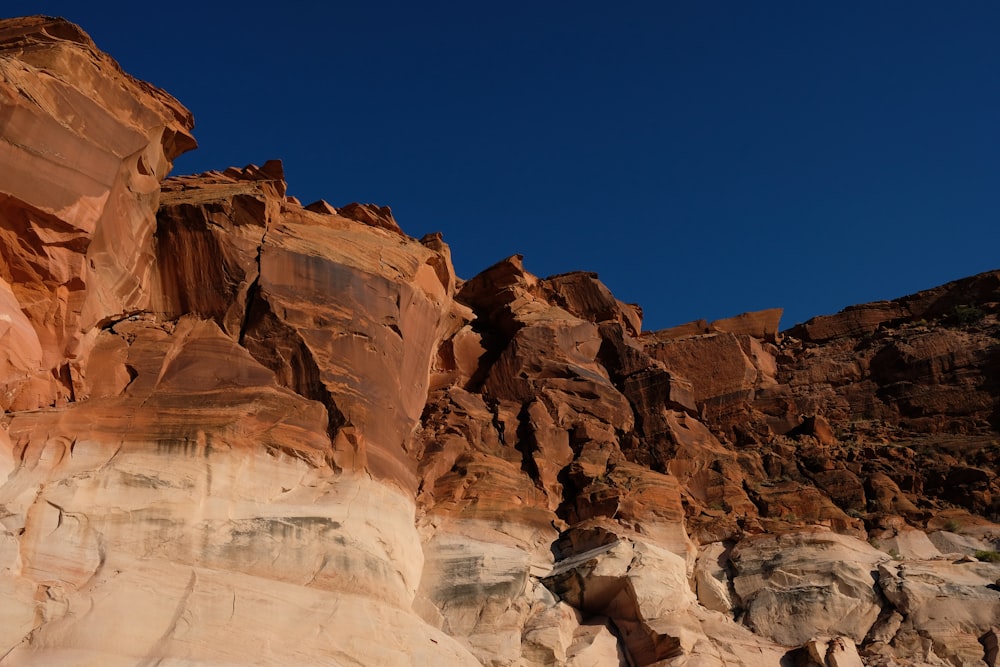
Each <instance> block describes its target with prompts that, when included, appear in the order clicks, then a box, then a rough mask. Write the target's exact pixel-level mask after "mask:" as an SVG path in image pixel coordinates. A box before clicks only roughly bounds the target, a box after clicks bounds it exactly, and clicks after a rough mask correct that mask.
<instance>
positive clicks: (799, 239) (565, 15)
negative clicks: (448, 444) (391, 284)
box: [0, 0, 1000, 329]
mask: <svg viewBox="0 0 1000 667" xmlns="http://www.w3.org/2000/svg"><path fill="white" fill-rule="evenodd" d="M0 11H2V12H3V13H4V14H5V15H8V16H14V15H21V14H33V13H46V14H53V15H61V16H65V17H67V18H69V19H71V20H73V21H75V22H77V23H79V24H80V25H81V26H82V27H83V28H84V29H85V30H86V31H87V32H89V33H90V34H91V36H92V37H93V38H94V39H95V40H96V41H97V43H98V45H99V46H100V47H101V48H103V49H104V50H106V51H108V52H109V53H111V54H112V55H113V56H114V57H115V58H117V59H118V61H119V62H120V63H121V64H122V66H123V67H124V68H125V69H126V70H127V71H129V72H130V73H132V74H134V75H136V76H138V77H140V78H143V79H146V80H148V81H150V82H152V83H154V84H156V85H158V86H160V87H162V88H165V89H166V90H167V91H169V92H170V93H172V94H173V95H175V96H176V97H177V98H178V99H180V100H181V101H182V102H183V103H185V104H186V105H187V106H188V107H189V108H190V109H191V110H192V111H193V112H194V115H195V120H196V127H195V135H196V137H197V138H198V140H199V142H200V143H201V148H200V149H198V150H197V151H195V152H193V153H191V154H188V155H187V156H185V157H182V158H181V159H179V160H178V161H177V164H176V167H175V173H191V172H199V171H204V170H207V169H216V168H218V169H222V168H225V167H227V166H229V165H240V166H242V165H244V164H247V163H250V162H253V163H257V164H261V163H263V162H264V161H265V160H268V159H271V158H281V159H282V160H284V163H285V170H286V175H287V178H288V181H289V189H290V193H291V194H293V195H296V196H298V197H299V198H300V199H302V200H303V202H304V203H308V202H310V201H313V200H315V199H320V198H323V199H326V200H328V201H329V202H330V203H332V204H334V205H335V206H336V205H342V204H345V203H347V202H350V201H365V202H374V203H378V204H383V205H389V206H391V207H392V209H393V211H394V213H395V215H396V218H397V220H399V222H400V224H401V225H402V227H403V229H404V230H405V231H406V232H407V233H409V234H410V235H412V236H418V237H419V236H421V235H423V234H424V233H426V232H430V231H441V232H443V233H444V238H445V240H446V241H447V242H448V243H449V244H450V245H451V247H452V251H453V255H454V259H455V264H456V268H457V269H458V272H459V275H460V276H462V277H465V278H468V277H471V276H472V275H474V274H475V273H477V272H478V271H480V270H482V269H484V268H486V267H487V266H489V265H490V264H492V263H493V262H495V261H497V260H499V259H502V258H503V257H506V256H508V255H511V254H514V253H522V254H523V255H524V256H525V264H526V265H527V267H528V269H529V270H531V271H532V272H534V273H536V274H539V275H541V276H545V275H550V274H554V273H560V272H564V271H570V270H575V269H584V270H590V271H596V272H598V273H599V274H600V277H601V279H602V280H603V281H604V282H605V283H606V284H608V285H609V286H610V287H611V289H612V290H613V291H614V292H615V294H616V295H617V296H618V297H619V298H620V299H622V300H625V301H631V302H637V303H639V304H641V305H642V306H643V308H644V309H645V312H646V322H645V326H646V328H647V329H655V328H662V327H666V326H671V325H674V324H679V323H682V322H686V321H689V320H692V319H696V318H706V319H716V318H720V317H727V316H730V315H735V314H737V313H739V312H743V311H747V310H757V309H762V308H770V307H778V306H780V307H784V308H785V318H784V319H783V321H782V325H783V327H788V326H791V325H793V324H795V323H796V322H800V321H803V320H805V319H807V318H809V317H811V316H813V315H819V314H826V313H832V312H836V311H837V310H840V309H841V308H843V307H845V306H847V305H850V304H853V303H860V302H866V301H873V300H877V299H885V298H894V297H897V296H902V295H904V294H908V293H911V292H914V291H917V290H919V289H924V288H927V287H931V286H934V285H937V284H940V283H942V282H946V281H948V280H953V279H956V278H960V277H963V276H966V275H971V274H974V273H978V272H980V271H985V270H988V269H994V268H998V267H1000V243H998V241H1000V215H998V214H1000V3H996V2H992V1H989V2H987V1H981V2H962V1H957V2H924V1H919V0H918V1H886V2H882V1H879V2H871V1H869V0H866V1H864V2H819V1H809V0H806V1H803V0H794V1H787V2H779V1H761V2H745V1H742V0H740V1H736V0H733V1H727V2H722V1H717V2H713V1H711V0H688V1H685V2H667V1H659V2H653V1H650V2H628V1H625V2H601V3H596V2H589V1H578V2H573V3H568V2H542V1H536V2H506V3H481V2H470V1H468V0H465V1H462V2H458V1H456V2H434V1H432V0H430V1H424V2H377V1H374V0H368V1H366V2H337V1H334V2H329V3H326V4H325V5H324V4H321V3H316V2H296V1H293V0H286V1H284V2H271V3H267V4H264V3H255V2H239V3H235V2H231V3H227V2H195V3H184V4H177V3H166V4H164V3H159V4H154V3H149V2H128V3H110V2H107V3H101V2H96V1H95V2H87V3H84V2H79V1H72V2H69V1H64V2H45V1H44V0H43V1H38V2H22V1H21V0H6V1H5V2H4V4H3V9H2V10H0Z"/></svg>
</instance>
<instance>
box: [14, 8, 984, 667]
mask: <svg viewBox="0 0 1000 667" xmlns="http://www.w3.org/2000/svg"><path fill="white" fill-rule="evenodd" d="M192 127H193V120H192V118H191V114H190V113H189V112H188V111H187V110H186V109H185V108H184V107H183V106H182V105H181V104H180V103H179V102H177V101H176V100H174V99H173V98H172V97H170V96H169V95H168V94H167V93H164V92H162V91H159V90H157V89H155V88H153V87H152V86H150V85H148V84H145V83H142V82H139V81H137V80H135V79H133V78H131V77H129V76H128V75H127V74H125V73H123V72H122V71H121V69H120V68H119V67H118V66H117V64H116V63H115V62H114V61H113V60H112V59H111V58H110V57H109V56H107V55H105V54H103V53H102V52H100V51H99V50H98V49H97V47H96V46H95V45H94V43H93V42H92V41H91V40H90V38H89V37H88V36H87V35H86V34H85V33H83V32H82V31H81V30H80V29H79V28H78V27H76V26H74V25H72V24H69V23H67V22H65V21H62V20H60V19H49V18H44V17H33V18H25V19H12V20H7V21H3V22H0V407H2V408H3V416H2V418H0V525H2V532H0V596H2V598H0V599H2V600H3V604H2V605H0V621H2V622H0V664H2V665H29V664H30V665H41V664H44V665H81V664H100V665H153V664H158V665H219V664H317V665H319V664H323V665H348V664H357V665H376V664H377V665H427V664H438V665H479V664H482V665H494V666H501V665H511V666H513V665H517V666H523V667H528V666H533V665H574V666H578V667H583V666H587V665H632V666H638V665H746V666H751V665H761V666H763V665H779V664H781V665H796V664H798V665H829V666H831V667H832V666H833V665H838V666H846V665H862V664H868V665H887V666H888V665H946V664H950V665H991V666H993V665H996V664H998V662H997V661H998V648H997V646H998V640H1000V630H998V629H997V626H998V625H1000V588H998V585H997V581H998V579H1000V562H997V561H1000V554H998V553H997V550H998V548H1000V526H998V525H997V524H996V523H994V522H995V521H998V520H1000V481H998V478H997V459H998V455H1000V434H998V429H1000V407H998V406H1000V321H998V315H1000V272H990V273H985V274H981V275H978V276H973V277H970V278H967V279H964V280H960V281H956V282H954V283H949V284H948V285H943V286H941V287H938V288H934V289H931V290H927V291H925V292H920V293H918V294H915V295H911V296H907V297H903V298H900V299H897V300H895V301H890V302H880V303H875V304H866V305H862V306H856V307H852V308H849V309H846V310H845V311H843V312H841V313H838V314H836V315H829V316H823V317H817V318H814V319H812V320H810V321H809V322H806V323H804V324H801V325H798V326H796V327H794V328H792V329H790V330H788V331H785V332H781V331H780V327H779V323H780V317H781V311H780V310H777V309H776V310H770V311H762V312H758V313H749V314H744V315H740V316H737V317H733V318H729V319H725V320H718V321H715V322H712V323H708V322H704V321H699V322H692V323H690V324H686V325H683V326H680V327H675V328H673V329H668V330H663V331H655V332H643V331H642V312H641V309H640V308H639V307H638V306H635V305H630V304H625V303H622V302H620V301H619V300H617V299H616V298H615V297H614V296H613V295H612V294H611V292H610V291H609V290H608V289H607V287H605V286H604V285H603V284H602V283H601V282H600V280H599V279H598V277H597V276H596V275H595V274H592V273H586V272H576V273H569V274H563V275H558V276H551V277H548V278H540V277H538V276H535V275H533V274H532V273H530V272H529V271H528V270H527V269H526V268H525V263H524V261H523V259H522V258H521V257H519V256H514V257H510V258H507V259H505V260H502V261H500V262H498V263H497V264H495V265H494V266H492V267H489V268H487V269H486V270H484V271H483V272H481V273H480V274H478V275H477V276H474V277H472V278H470V279H468V280H462V279H460V278H459V277H457V276H456V275H455V271H454V268H453V265H452V262H451V255H450V250H449V248H448V246H447V245H446V244H445V243H444V241H443V239H442V238H441V236H440V235H438V234H427V235H425V236H423V237H422V238H420V239H416V238H412V237H410V236H408V235H407V234H406V233H405V232H404V231H403V230H402V229H401V228H400V226H399V224H398V223H397V222H396V220H395V219H394V218H393V215H392V212H391V211H390V210H389V209H388V208H386V207H380V206H376V205H371V204H348V205H346V206H342V207H334V206H331V205H330V204H328V203H326V202H324V201H318V202H314V203H312V204H308V205H303V204H302V202H300V201H298V200H297V199H295V198H294V197H291V196H289V194H288V185H287V184H286V182H285V177H284V173H283V171H282V166H281V163H280V162H278V161H269V162H264V163H263V166H255V165H248V166H246V167H243V168H228V169H225V170H224V171H214V172H208V173H205V174H200V175H195V176H182V177H171V178H166V176H167V174H168V173H169V172H170V169H171V162H172V160H173V159H174V158H176V157H177V156H178V155H179V154H181V153H182V152H184V151H186V150H190V149H192V148H194V147H195V142H194V139H193V138H192V134H191V130H192Z"/></svg>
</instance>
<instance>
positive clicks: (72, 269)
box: [0, 17, 195, 409]
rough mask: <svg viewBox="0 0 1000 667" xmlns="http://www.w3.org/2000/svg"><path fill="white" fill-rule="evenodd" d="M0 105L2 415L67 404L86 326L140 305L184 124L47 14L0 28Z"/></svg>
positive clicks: (188, 144) (157, 95) (186, 144)
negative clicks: (164, 184)
mask: <svg viewBox="0 0 1000 667" xmlns="http://www.w3.org/2000/svg"><path fill="white" fill-rule="evenodd" d="M0 109H2V111H0V118H2V122H0V133H2V134H0V173H2V174H3V179H2V181H0V219H2V220H3V224H2V226H0V280H3V281H4V282H5V283H6V287H4V288H3V291H4V292H5V293H7V292H8V288H9V292H11V293H12V294H13V298H14V300H15V301H16V303H17V304H18V308H17V309H16V310H15V309H13V308H10V305H11V304H10V296H11V295H10V293H8V295H7V297H5V311H4V312H7V313H8V314H7V317H8V318H10V320H9V321H10V322H11V324H12V327H11V333H10V335H8V336H5V338H4V346H5V347H9V348H10V349H11V353H9V354H14V355H16V357H17V358H15V359H10V358H8V359H7V360H5V362H4V363H3V365H2V366H0V387H2V388H3V393H2V395H0V407H3V408H14V409H27V408H37V407H42V406H47V405H52V404H54V403H58V402H65V401H67V400H72V398H73V382H74V380H73V375H74V373H75V372H77V371H76V369H77V367H76V364H77V363H78V361H79V360H80V359H82V358H83V357H85V356H86V347H87V345H88V341H89V339H88V338H87V335H88V333H90V332H91V331H93V329H94V327H97V326H100V325H101V324H102V323H104V322H107V321H110V320H113V319H115V318H120V317H122V316H124V315H125V314H128V313H131V312H136V311H139V310H142V309H144V308H145V307H146V306H147V305H148V303H149V296H150V289H149V284H148V279H149V273H150V269H151V267H152V264H153V254H152V234H153V230H154V229H155V220H154V215H155V213H156V208H157V202H158V198H159V181H160V179H162V178H163V177H164V176H165V175H166V174H167V172H169V171H170V167H171V161H172V160H173V159H174V158H175V157H177V155H179V154H181V153H183V152H184V151H186V150H190V149H191V148H194V146H195V143H194V140H193V139H192V137H191V135H190V133H189V131H190V129H191V127H192V125H193V121H192V119H191V115H190V113H188V111H187V110H186V109H185V108H184V107H183V106H182V105H181V104H180V103H179V102H177V101H176V100H175V99H173V98H172V97H170V96H169V95H167V94H166V93H164V92H162V91H159V90H157V89H155V88H152V87H151V86H148V85H146V84H143V83H142V82H140V81H136V80H135V79H133V78H131V77H130V76H128V75H127V74H125V73H123V72H122V71H121V70H120V69H119V68H118V66H117V64H116V63H115V62H114V61H113V60H112V59H111V58H110V57H109V56H107V55H105V54H103V53H102V52H100V51H99V50H98V49H97V47H96V46H95V45H94V43H93V42H92V41H91V39H90V38H89V37H88V36H87V35H86V34H85V33H84V32H83V31H81V30H80V29H79V28H77V27H76V26H74V25H72V24H70V23H68V22H66V21H64V20H62V19H52V18H46V17H32V18H26V19H11V20H7V21H5V22H4V23H3V25H2V26H0ZM16 311H20V312H19V313H18V312H16ZM25 320H27V322H28V323H30V325H31V328H32V329H33V330H34V332H33V333H34V335H31V332H30V331H29V330H28V329H27V328H26V327H25V326H24V325H25Z"/></svg>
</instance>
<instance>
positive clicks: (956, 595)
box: [878, 560, 1000, 664]
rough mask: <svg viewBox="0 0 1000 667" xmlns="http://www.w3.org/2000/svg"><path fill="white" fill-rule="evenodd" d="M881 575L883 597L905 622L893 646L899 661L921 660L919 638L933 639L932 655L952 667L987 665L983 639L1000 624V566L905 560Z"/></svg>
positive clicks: (889, 564) (881, 569)
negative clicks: (998, 584)
mask: <svg viewBox="0 0 1000 667" xmlns="http://www.w3.org/2000/svg"><path fill="white" fill-rule="evenodd" d="M878 571H879V585H880V587H881V589H882V591H883V593H884V594H885V596H886V598H888V600H889V601H890V602H891V603H892V604H893V606H895V608H896V610H897V611H899V612H900V613H901V614H902V615H903V617H904V618H905V621H904V623H903V625H902V627H901V628H900V630H899V631H898V632H897V633H896V640H895V641H894V644H896V645H897V646H898V648H897V652H896V654H897V655H898V656H899V657H901V658H909V659H920V658H921V657H922V656H923V654H924V650H925V648H926V647H925V646H924V644H923V643H922V642H914V640H913V638H914V636H917V637H932V638H934V641H933V643H932V644H931V646H930V647H929V653H930V655H932V656H935V657H937V658H939V659H941V660H945V661H948V662H950V663H951V664H976V663H977V662H981V661H984V659H985V651H986V649H985V647H984V646H983V644H982V643H981V642H980V637H982V636H983V635H985V634H986V633H988V632H989V631H990V628H991V627H992V626H994V625H995V624H996V619H997V618H1000V591H998V590H997V587H996V581H997V578H998V577H1000V563H981V562H977V561H975V560H973V561H971V562H957V563H953V562H950V561H945V560H933V561H917V560H907V561H904V562H887V563H882V564H880V565H879V570H878Z"/></svg>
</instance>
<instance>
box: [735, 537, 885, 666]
mask: <svg viewBox="0 0 1000 667" xmlns="http://www.w3.org/2000/svg"><path fill="white" fill-rule="evenodd" d="M731 558H732V563H733V566H734V568H735V570H736V576H735V577H734V578H733V586H734V587H735V590H736V595H737V596H738V598H739V601H740V604H741V606H742V607H744V608H745V609H746V612H747V616H746V622H747V624H748V625H749V626H750V627H751V628H753V629H754V630H755V631H756V632H758V633H760V634H762V635H764V636H765V637H769V638H771V639H773V640H774V641H776V642H778V643H779V644H784V645H786V646H798V645H801V644H803V643H804V642H806V641H808V640H809V639H811V638H813V637H816V636H820V635H826V636H830V635H843V636H846V637H850V638H851V639H852V640H853V641H855V642H861V641H862V640H863V639H864V638H865V635H867V634H868V630H869V629H871V627H872V625H873V624H874V623H875V620H876V618H877V617H878V615H879V611H880V609H881V607H880V604H879V598H878V593H877V592H876V589H875V579H874V578H873V577H872V574H871V573H872V571H873V570H874V569H875V567H876V565H877V564H879V563H881V562H884V561H886V560H888V557H887V556H886V555H885V554H883V553H881V552H879V551H877V550H875V549H873V548H872V547H871V546H869V545H868V544H866V543H865V542H862V541H860V540H856V539H853V538H850V537H846V536H842V535H837V534H835V533H828V532H823V531H816V530H811V531H804V532H794V533H787V534H784V535H766V536H765V535H761V536H756V537H754V538H751V539H747V540H744V541H742V542H740V543H739V544H737V545H736V546H735V547H734V548H733V552H732V556H731Z"/></svg>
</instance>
